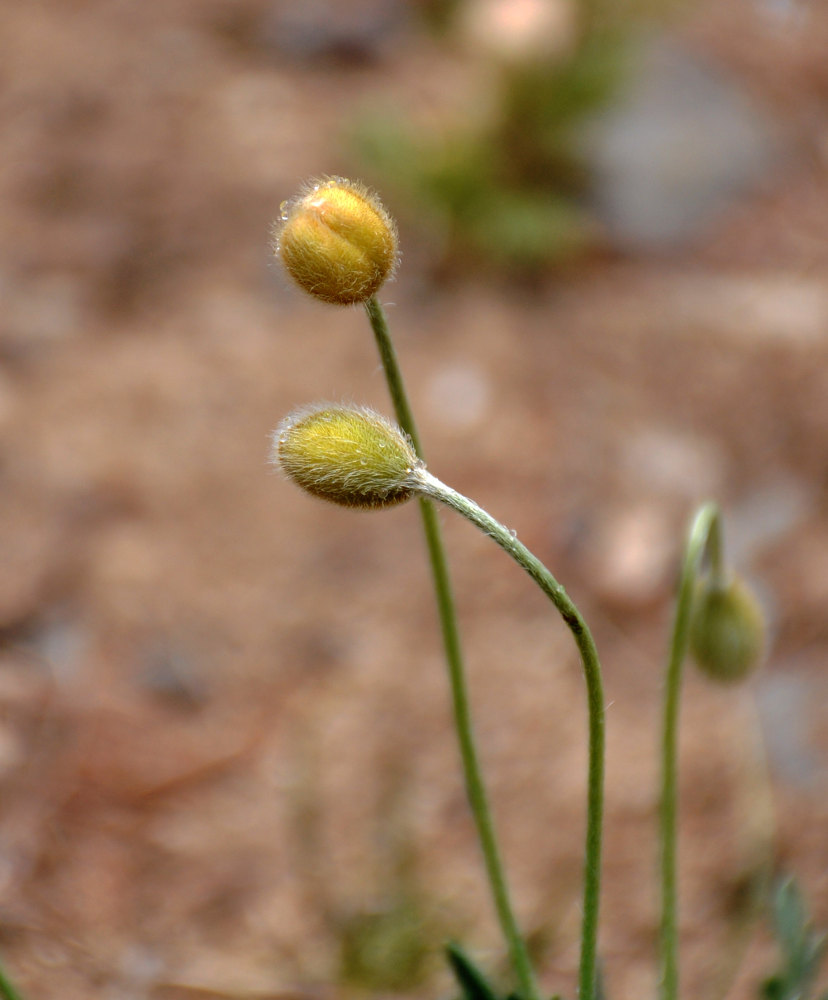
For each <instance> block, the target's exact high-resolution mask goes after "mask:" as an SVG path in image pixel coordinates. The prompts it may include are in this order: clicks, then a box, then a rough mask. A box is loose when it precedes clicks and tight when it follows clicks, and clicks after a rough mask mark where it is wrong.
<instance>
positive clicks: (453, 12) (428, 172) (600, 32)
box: [351, 0, 632, 274]
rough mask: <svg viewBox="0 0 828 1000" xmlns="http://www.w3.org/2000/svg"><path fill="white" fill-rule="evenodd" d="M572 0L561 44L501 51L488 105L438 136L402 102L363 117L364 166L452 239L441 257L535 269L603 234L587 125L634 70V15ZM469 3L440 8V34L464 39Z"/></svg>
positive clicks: (412, 221)
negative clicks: (629, 59)
mask: <svg viewBox="0 0 828 1000" xmlns="http://www.w3.org/2000/svg"><path fill="white" fill-rule="evenodd" d="M573 2H575V3H577V6H576V7H575V17H576V23H575V27H574V30H573V32H572V37H571V38H570V39H568V40H567V43H566V45H565V46H564V50H563V51H560V52H557V53H555V54H554V55H553V54H551V53H547V54H545V55H543V56H542V57H541V56H540V55H538V54H537V53H534V54H532V53H527V55H526V57H525V58H522V59H516V58H503V59H497V58H495V57H491V59H490V65H489V66H488V72H487V75H488V78H489V82H490V85H491V87H492V90H493V99H492V93H490V94H488V95H487V97H486V99H485V101H481V107H482V106H483V105H485V108H486V110H485V112H483V111H481V109H476V111H475V114H474V115H472V116H471V117H470V118H467V119H465V120H462V121H460V120H458V122H457V124H456V127H453V128H450V129H449V130H447V131H444V132H441V133H439V134H437V133H436V132H435V131H428V130H426V129H423V128H416V127H414V126H410V125H406V124H405V123H404V122H403V121H402V120H401V119H402V116H401V115H400V113H399V111H398V110H395V111H393V112H386V113H378V112H374V113H372V114H366V115H364V116H363V117H362V118H361V119H360V120H359V121H358V122H357V123H356V124H355V126H354V127H353V129H352V132H351V141H352V145H353V148H354V150H355V153H356V156H357V158H358V160H359V165H360V170H361V171H362V173H363V174H364V175H365V176H367V177H368V178H369V179H370V180H371V181H372V182H373V183H375V184H376V185H377V186H379V187H381V189H382V191H383V193H384V195H386V196H387V198H388V201H389V202H390V203H392V204H393V205H394V209H395V212H398V213H399V214H400V215H401V216H403V219H402V221H403V222H404V223H405V224H406V225H407V226H409V227H413V228H415V229H416V228H419V229H420V230H422V231H423V233H424V236H425V237H426V238H427V240H428V242H429V245H431V246H434V245H438V246H441V247H442V254H441V256H442V260H441V261H437V262H436V263H437V264H438V265H439V264H441V263H442V264H445V263H446V262H447V261H449V260H450V261H451V262H452V265H453V266H456V265H457V264H458V263H459V264H460V265H461V266H463V264H480V263H489V264H492V265H494V266H495V267H497V268H500V269H507V270H510V271H513V272H514V271H517V272H523V273H530V274H531V273H532V272H535V271H538V270H539V269H542V268H544V267H546V266H548V265H550V264H556V263H561V262H563V261H566V260H568V259H570V258H571V257H573V256H574V255H577V254H578V253H580V252H581V251H583V250H585V249H586V248H588V247H590V246H591V245H593V244H594V241H595V237H596V227H595V225H594V223H593V221H592V219H591V216H590V212H589V210H588V208H587V207H586V206H585V199H584V195H585V192H586V190H587V185H588V182H589V175H588V171H587V168H586V164H585V162H584V159H583V156H582V154H581V151H580V145H581V143H580V139H581V132H582V127H583V125H584V123H585V122H586V121H587V120H588V119H589V118H590V117H591V116H593V115H595V114H596V113H597V112H598V111H600V110H601V109H602V108H603V107H605V106H606V105H607V104H608V103H609V102H610V101H611V100H612V98H613V96H614V95H615V94H616V93H617V91H618V88H619V86H620V85H621V83H622V81H623V79H624V77H625V66H626V55H627V44H626V42H627V39H628V36H629V31H630V26H631V24H632V22H631V21H629V20H627V21H622V22H620V23H619V22H618V21H617V20H615V21H612V22H611V21H610V20H609V19H608V18H607V17H605V16H603V15H602V13H601V12H600V11H598V10H597V9H596V4H595V3H594V2H587V0H580V3H578V0H573ZM444 8H445V9H444ZM460 8H462V4H461V3H453V4H451V5H450V6H449V7H445V5H443V6H441V7H440V13H441V17H440V23H441V25H442V29H441V31H440V33H439V36H438V38H439V42H438V43H439V44H442V45H446V46H451V45H453V44H454V40H453V37H452V24H453V23H455V22H456V20H457V16H458V11H459V10H460ZM406 211H407V212H408V217H407V218H406V217H405V214H406Z"/></svg>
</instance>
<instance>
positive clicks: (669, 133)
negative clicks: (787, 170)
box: [582, 39, 777, 251]
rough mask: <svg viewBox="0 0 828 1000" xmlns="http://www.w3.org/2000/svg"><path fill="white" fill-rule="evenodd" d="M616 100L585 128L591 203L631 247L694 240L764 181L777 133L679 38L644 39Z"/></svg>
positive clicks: (658, 246) (673, 244) (620, 242)
mask: <svg viewBox="0 0 828 1000" xmlns="http://www.w3.org/2000/svg"><path fill="white" fill-rule="evenodd" d="M632 65H633V67H634V68H633V70H632V75H631V79H629V80H628V83H627V86H626V88H625V90H624V92H623V93H622V95H621V96H620V97H619V99H618V101H617V102H616V103H615V104H614V105H613V106H612V107H610V108H608V109H607V110H605V111H604V112H603V113H602V114H601V115H599V116H598V117H596V118H594V119H593V120H592V121H591V122H590V123H589V124H588V125H587V126H586V129H585V132H584V136H583V147H582V148H583V152H584V155H585V157H586V160H587V164H588V167H589V168H590V170H591V173H592V176H593V178H594V184H593V190H592V200H593V203H594V208H595V210H596V212H597V214H598V216H599V218H600V219H601V221H602V222H603V224H604V225H605V226H606V228H607V231H608V233H609V236H610V239H611V240H612V241H613V242H614V243H615V244H616V245H617V246H619V247H621V248H623V249H629V250H636V251H640V250H668V249H674V248H676V247H680V246H681V245H683V244H686V243H689V242H692V241H693V240H695V239H697V238H699V237H700V236H701V235H703V233H704V232H705V231H706V230H707V229H708V228H709V226H710V225H711V224H712V223H713V221H714V220H715V219H716V217H717V216H718V215H719V214H720V213H721V211H722V210H723V209H725V208H726V207H727V206H728V205H729V204H730V203H731V202H732V201H733V200H734V199H735V198H736V197H737V196H739V195H740V194H743V193H745V192H746V191H748V190H749V189H751V188H752V187H755V186H756V184H757V183H758V182H759V181H760V180H762V179H763V178H764V177H766V176H767V175H768V173H769V171H770V169H771V167H772V165H773V163H774V160H775V154H776V149H777V139H776V137H775V135H774V129H773V127H772V126H771V123H770V121H769V120H768V119H767V118H766V117H765V116H764V115H763V114H761V113H760V111H759V110H758V109H757V108H755V107H754V106H753V105H752V104H751V102H750V101H749V99H748V97H747V94H746V93H745V92H744V91H743V89H742V88H740V86H739V85H738V83H736V82H734V81H732V80H730V79H728V78H727V77H726V76H725V74H724V73H723V72H721V71H720V70H719V69H718V68H716V67H715V66H713V65H712V64H709V63H707V62H705V61H704V60H703V59H702V58H701V57H699V56H698V55H696V54H694V53H691V52H689V51H687V50H686V49H684V48H683V47H681V46H680V45H678V44H675V43H671V42H667V41H665V40H663V39H661V40H657V41H650V42H647V43H646V44H643V45H642V46H641V48H640V50H639V51H638V53H637V54H636V55H635V56H634V57H633V60H632Z"/></svg>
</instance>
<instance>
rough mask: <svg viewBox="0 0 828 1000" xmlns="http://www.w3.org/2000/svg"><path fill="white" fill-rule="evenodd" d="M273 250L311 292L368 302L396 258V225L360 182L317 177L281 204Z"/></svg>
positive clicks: (339, 302) (327, 297)
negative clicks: (316, 179)
mask: <svg viewBox="0 0 828 1000" xmlns="http://www.w3.org/2000/svg"><path fill="white" fill-rule="evenodd" d="M274 249H275V253H276V255H277V256H278V257H280V258H281V259H282V262H283V264H284V265H285V267H286V268H287V271H288V274H290V276H291V277H292V278H293V280H294V281H295V282H296V283H297V284H298V285H299V286H300V288H303V289H304V290H305V291H306V292H307V293H308V294H309V295H313V296H314V298H317V299H321V300H322V301H323V302H330V303H333V304H334V305H351V304H353V303H355V302H365V301H367V300H368V299H369V298H371V296H372V295H374V293H375V292H377V291H378V289H379V288H380V286H381V285H382V284H383V282H385V281H386V280H387V279H388V278H390V277H391V275H392V274H393V271H394V267H395V265H396V263H397V229H396V226H395V225H394V222H393V220H392V219H391V217H390V216H389V214H388V213H387V212H386V211H385V209H384V208H383V206H382V204H381V203H380V201H379V199H378V198H377V197H376V196H375V195H374V194H372V192H370V191H369V190H368V189H367V188H366V187H364V186H363V185H362V184H357V183H354V182H353V181H348V180H345V179H344V178H343V177H332V178H330V179H329V180H322V181H316V182H313V183H312V184H311V185H309V186H308V187H306V188H305V190H304V191H303V192H302V193H301V194H300V195H299V196H298V197H297V198H295V199H293V200H292V201H286V202H283V203H282V206H281V226H280V227H279V228H278V230H277V233H276V245H275V248H274Z"/></svg>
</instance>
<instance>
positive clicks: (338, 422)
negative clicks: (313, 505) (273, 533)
mask: <svg viewBox="0 0 828 1000" xmlns="http://www.w3.org/2000/svg"><path fill="white" fill-rule="evenodd" d="M271 460H272V461H273V462H274V464H277V465H278V466H279V467H280V468H281V469H282V471H283V472H284V473H285V475H286V476H287V477H288V478H289V479H291V480H293V482H294V483H296V485H297V486H301V487H302V489H303V490H305V491H307V492H308V493H312V494H313V495H314V496H317V497H321V498H322V499H323V500H331V501H332V502H333V503H338V504H341V505H343V506H345V507H362V508H366V509H375V508H380V507H391V506H393V505H394V504H398V503H403V502H404V501H405V500H408V499H409V498H410V497H411V496H412V495H413V494H414V493H415V492H416V488H417V483H418V477H419V471H420V469H421V467H422V462H421V461H420V459H419V458H417V454H416V452H415V451H414V448H413V446H412V444H411V442H410V441H409V439H408V438H407V437H406V436H405V434H403V432H402V431H401V430H400V429H399V428H398V427H395V426H394V425H393V424H392V423H390V422H389V421H388V420H386V419H385V418H384V417H381V416H380V415H379V414H378V413H375V412H374V411H373V410H369V409H366V408H363V407H355V406H337V405H335V404H328V403H324V404H320V405H318V406H312V407H306V408H304V409H300V410H296V411H294V412H293V413H291V414H290V415H289V416H287V417H286V418H285V419H284V420H283V421H282V423H281V424H280V425H279V427H278V428H277V429H276V431H275V432H274V434H273V450H272V452H271Z"/></svg>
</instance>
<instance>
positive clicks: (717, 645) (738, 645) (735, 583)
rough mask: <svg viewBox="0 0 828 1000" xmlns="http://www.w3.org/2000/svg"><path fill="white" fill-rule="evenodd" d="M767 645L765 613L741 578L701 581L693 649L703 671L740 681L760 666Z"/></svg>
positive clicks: (724, 679)
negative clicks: (725, 580) (723, 581)
mask: <svg viewBox="0 0 828 1000" xmlns="http://www.w3.org/2000/svg"><path fill="white" fill-rule="evenodd" d="M764 649H765V621H764V616H763V614H762V609H761V608H760V606H759V602H758V601H757V600H756V597H755V596H754V595H753V593H752V592H751V591H750V590H749V589H748V587H747V586H746V585H745V584H744V583H743V582H742V581H741V580H740V579H738V578H734V579H732V580H729V581H727V582H725V583H715V582H713V581H712V580H706V581H704V582H702V583H701V584H700V585H699V587H698V589H697V591H696V595H695V598H694V605H693V616H692V621H691V623H690V651H691V653H692V654H693V658H694V660H695V661H696V664H697V666H698V667H699V669H700V670H701V671H702V673H704V674H706V675H707V676H708V677H710V678H711V679H712V680H715V681H721V682H724V683H729V682H734V681H740V680H742V679H743V678H745V677H747V676H748V674H750V673H752V672H753V671H754V670H755V669H756V667H758V666H759V663H760V661H761V659H762V655H763V653H764Z"/></svg>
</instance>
